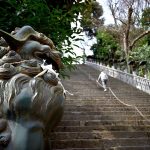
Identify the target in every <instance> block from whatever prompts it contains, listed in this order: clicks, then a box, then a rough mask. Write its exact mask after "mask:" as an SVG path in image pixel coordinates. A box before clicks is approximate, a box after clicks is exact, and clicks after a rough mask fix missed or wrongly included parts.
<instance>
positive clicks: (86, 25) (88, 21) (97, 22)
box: [81, 0, 104, 37]
mask: <svg viewBox="0 0 150 150" xmlns="http://www.w3.org/2000/svg"><path fill="white" fill-rule="evenodd" d="M85 7H86V8H85V9H83V11H82V12H81V15H82V20H81V26H82V27H83V31H85V32H86V35H87V36H89V37H92V36H95V35H96V31H97V29H98V27H100V26H102V25H103V24H104V18H102V17H101V16H102V15H103V8H102V6H101V5H100V4H99V3H98V2H96V1H95V0H91V1H90V2H88V3H87V5H85Z"/></svg>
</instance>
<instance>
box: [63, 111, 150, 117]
mask: <svg viewBox="0 0 150 150" xmlns="http://www.w3.org/2000/svg"><path fill="white" fill-rule="evenodd" d="M142 113H143V114H144V115H147V116H149V115H150V110H149V111H148V110H143V111H142ZM104 114H105V115H108V114H111V115H122V114H124V115H133V114H138V112H137V111H135V110H131V111H117V110H110V111H108V110H105V109H103V110H100V111H92V110H90V111H82V110H81V111H64V115H104Z"/></svg>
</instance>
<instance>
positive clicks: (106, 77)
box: [97, 71, 108, 91]
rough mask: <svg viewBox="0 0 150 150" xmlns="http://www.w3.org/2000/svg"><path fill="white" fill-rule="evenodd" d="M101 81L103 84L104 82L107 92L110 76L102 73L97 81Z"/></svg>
mask: <svg viewBox="0 0 150 150" xmlns="http://www.w3.org/2000/svg"><path fill="white" fill-rule="evenodd" d="M99 80H101V82H102V86H103V88H104V91H107V81H108V75H107V74H106V73H105V72H104V71H101V73H100V74H99V76H98V79H97V81H99Z"/></svg>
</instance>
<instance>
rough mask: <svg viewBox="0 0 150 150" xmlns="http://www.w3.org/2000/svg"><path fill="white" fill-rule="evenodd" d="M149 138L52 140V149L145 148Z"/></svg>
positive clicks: (149, 142)
mask: <svg viewBox="0 0 150 150" xmlns="http://www.w3.org/2000/svg"><path fill="white" fill-rule="evenodd" d="M149 144H150V140H149V139H148V138H141V139H138V138H132V139H130V138H118V139H71V140H67V139H64V140H51V145H52V149H60V148H62V149H65V148H66V149H67V148H104V149H110V148H111V147H116V146H130V147H131V146H136V147H138V146H143V145H149Z"/></svg>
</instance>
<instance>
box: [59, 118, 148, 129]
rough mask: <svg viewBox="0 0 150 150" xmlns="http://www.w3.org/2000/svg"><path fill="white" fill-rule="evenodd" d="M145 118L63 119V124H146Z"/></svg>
mask: <svg viewBox="0 0 150 150" xmlns="http://www.w3.org/2000/svg"><path fill="white" fill-rule="evenodd" d="M146 123H147V121H145V120H143V121H142V120H115V121H114V120H113V119H111V120H62V121H61V122H60V124H61V126H93V127H95V126H99V125H120V126H121V125H133V126H134V125H143V124H145V125H146Z"/></svg>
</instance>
